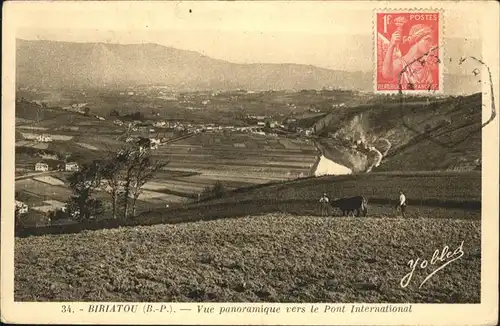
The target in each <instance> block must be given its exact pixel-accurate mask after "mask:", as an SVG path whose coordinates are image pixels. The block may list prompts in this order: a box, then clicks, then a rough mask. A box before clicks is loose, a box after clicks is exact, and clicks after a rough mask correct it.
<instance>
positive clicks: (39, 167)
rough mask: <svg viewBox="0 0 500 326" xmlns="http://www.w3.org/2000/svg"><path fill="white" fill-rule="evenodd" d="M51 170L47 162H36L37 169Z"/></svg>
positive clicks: (41, 170)
mask: <svg viewBox="0 0 500 326" xmlns="http://www.w3.org/2000/svg"><path fill="white" fill-rule="evenodd" d="M48 170H49V165H48V164H47V163H42V162H38V163H37V164H35V171H40V172H45V171H48Z"/></svg>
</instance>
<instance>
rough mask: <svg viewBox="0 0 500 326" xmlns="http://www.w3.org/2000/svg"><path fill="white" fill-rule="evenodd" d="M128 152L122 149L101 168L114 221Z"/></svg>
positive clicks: (122, 186)
mask: <svg viewBox="0 0 500 326" xmlns="http://www.w3.org/2000/svg"><path fill="white" fill-rule="evenodd" d="M128 156H129V151H128V150H127V149H124V150H122V151H120V152H118V153H117V154H116V155H114V156H113V157H111V159H109V161H108V162H107V163H106V165H105V166H104V168H103V178H104V180H103V181H104V182H103V183H104V185H105V191H106V192H108V193H109V194H110V195H111V200H112V209H113V218H114V219H116V217H117V211H118V198H119V195H120V193H121V192H122V191H123V188H124V185H123V179H124V178H125V169H126V167H127V164H128Z"/></svg>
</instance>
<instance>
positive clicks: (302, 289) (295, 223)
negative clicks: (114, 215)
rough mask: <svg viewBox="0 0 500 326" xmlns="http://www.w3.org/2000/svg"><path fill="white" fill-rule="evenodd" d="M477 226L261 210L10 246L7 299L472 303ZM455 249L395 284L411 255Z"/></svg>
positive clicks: (43, 238)
mask: <svg viewBox="0 0 500 326" xmlns="http://www.w3.org/2000/svg"><path fill="white" fill-rule="evenodd" d="M480 226H481V225H480V222H479V221H477V220H476V221H470V220H456V219H432V218H429V219H413V218H411V219H396V218H366V219H356V218H321V217H314V216H290V215H286V214H268V215H264V216H254V217H244V218H236V219H227V220H218V221H209V222H196V223H186V224H181V225H155V226H144V227H125V228H120V229H113V230H99V231H87V232H83V233H80V234H71V235H44V236H32V237H28V238H16V242H15V268H16V274H15V292H14V293H15V300H16V301H49V300H50V301H153V302H154V301H161V302H169V301H212V302H245V301H257V302H258V301H266V302H339V303H340V302H366V303H370V302H373V303H375V302H376V303H407V302H410V303H419V302H426V303H446V302H454V303H479V300H480V293H479V289H480V263H481V250H480V234H481V228H480ZM462 241H463V252H464V255H463V257H461V258H460V259H457V260H456V261H454V262H452V263H451V264H449V265H447V266H446V267H445V268H444V269H443V270H441V271H439V272H438V273H437V274H435V275H434V276H433V277H432V278H431V279H429V280H428V281H427V282H426V283H425V284H424V285H423V286H422V287H421V288H419V285H420V283H421V282H422V281H423V279H424V278H425V277H426V275H427V274H428V273H429V272H430V271H431V270H433V269H434V268H433V267H429V268H428V269H427V270H420V269H417V270H416V271H415V272H414V274H413V276H412V279H411V280H410V282H409V284H408V286H407V287H406V288H402V287H401V286H400V281H401V279H402V278H403V277H404V276H405V274H407V273H408V272H410V269H409V266H408V264H407V263H408V261H409V260H410V259H416V258H421V259H430V258H431V257H432V254H433V252H434V250H442V249H443V247H444V246H449V248H450V250H452V251H453V250H455V248H457V247H458V246H459V245H460V243H461V242H462ZM152 248H154V249H152Z"/></svg>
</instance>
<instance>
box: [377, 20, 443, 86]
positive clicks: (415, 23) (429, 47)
mask: <svg viewBox="0 0 500 326" xmlns="http://www.w3.org/2000/svg"><path fill="white" fill-rule="evenodd" d="M375 15H376V16H375V33H376V35H375V37H376V49H375V51H376V81H375V91H376V92H386V91H387V92H391V91H392V92H394V91H398V90H400V89H401V90H402V91H410V92H411V91H438V92H439V91H441V88H442V84H441V80H440V79H441V76H442V75H441V71H440V70H441V69H442V68H441V65H440V60H439V50H440V44H439V40H440V36H441V35H440V24H441V18H442V17H441V12H439V11H436V12H418V11H415V12H414V11H408V12H404V11H401V12H398V11H394V12H377V13H376V14H375Z"/></svg>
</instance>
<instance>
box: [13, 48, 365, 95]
mask: <svg viewBox="0 0 500 326" xmlns="http://www.w3.org/2000/svg"><path fill="white" fill-rule="evenodd" d="M16 55H17V57H16V60H17V71H16V73H17V75H16V77H17V79H18V84H20V85H33V86H40V85H43V86H45V87H63V86H64V87H96V86H97V87H99V86H102V87H105V86H107V87H113V86H123V85H144V84H146V85H149V84H163V85H173V86H174V87H178V88H185V89H226V90H228V89H238V88H243V89H253V90H267V89H304V88H312V89H314V88H322V87H341V86H344V85H353V86H354V88H356V85H358V86H359V88H366V87H370V83H371V78H370V76H369V74H366V73H362V72H354V73H351V72H344V71H333V70H328V69H322V68H318V67H314V66H310V65H309V66H308V65H298V64H235V63H230V62H226V61H222V60H217V59H212V58H209V57H207V56H204V55H201V54H199V53H197V52H193V51H186V50H178V49H175V48H171V47H165V46H161V45H158V44H132V45H119V44H106V43H70V42H55V41H25V40H18V41H17V52H16Z"/></svg>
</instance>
